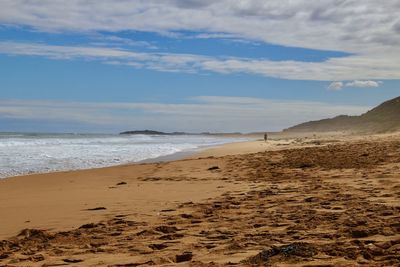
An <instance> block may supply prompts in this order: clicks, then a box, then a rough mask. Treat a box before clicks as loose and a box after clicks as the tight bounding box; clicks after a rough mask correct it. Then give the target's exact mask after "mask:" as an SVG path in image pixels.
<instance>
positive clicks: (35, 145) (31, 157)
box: [0, 134, 244, 178]
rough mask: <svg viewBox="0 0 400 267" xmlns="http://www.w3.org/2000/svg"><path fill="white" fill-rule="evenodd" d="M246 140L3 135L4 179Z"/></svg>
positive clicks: (1, 160) (1, 159)
mask: <svg viewBox="0 0 400 267" xmlns="http://www.w3.org/2000/svg"><path fill="white" fill-rule="evenodd" d="M242 140H244V139H240V138H221V137H212V136H201V135H177V136H156V135H154V136H148V135H82V134H78V135H77V134H54V135H51V134H0V178H1V177H9V176H15V175H22V174H30V173H43V172H50V171H62V170H76V169H86V168H95V167H105V166H112V165H118V164H125V163H131V162H138V161H142V160H145V159H151V158H157V157H160V156H166V155H171V154H174V153H177V152H183V151H190V150H196V149H199V148H202V147H206V146H212V145H218V144H224V143H228V142H235V141H242Z"/></svg>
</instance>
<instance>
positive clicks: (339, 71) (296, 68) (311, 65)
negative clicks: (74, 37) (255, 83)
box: [0, 42, 400, 81]
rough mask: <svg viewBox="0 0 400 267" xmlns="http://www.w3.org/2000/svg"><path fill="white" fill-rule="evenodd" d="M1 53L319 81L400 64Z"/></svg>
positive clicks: (356, 59)
mask: <svg viewBox="0 0 400 267" xmlns="http://www.w3.org/2000/svg"><path fill="white" fill-rule="evenodd" d="M399 52H400V50H399ZM0 53H3V54H9V55H24V56H43V57H48V58H52V59H63V60H71V59H85V60H99V61H101V62H103V63H107V64H113V65H126V66H130V67H134V68H146V69H152V70H157V71H169V72H187V73H196V72H199V71H206V72H207V71H209V72H217V73H224V74H230V73H251V74H258V75H264V76H268V77H275V78H282V79H296V80H320V81H329V80H353V79H363V77H364V76H365V75H367V76H368V77H369V78H371V79H381V80H383V79H400V64H397V62H396V63H394V62H393V64H388V63H387V62H385V61H382V60H381V58H379V57H375V58H368V57H364V56H350V57H346V58H335V59H330V60H327V61H325V62H300V61H271V60H266V59H249V58H232V57H231V58H227V57H211V56H202V55H194V54H173V53H157V52H151V53H150V52H134V51H132V50H123V49H118V48H106V47H90V46H56V45H46V44H39V43H17V42H0ZM370 66H373V67H370Z"/></svg>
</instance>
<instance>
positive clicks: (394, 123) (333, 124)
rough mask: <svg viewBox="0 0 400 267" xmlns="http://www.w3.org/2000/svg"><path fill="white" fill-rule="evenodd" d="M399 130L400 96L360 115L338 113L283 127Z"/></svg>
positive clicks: (307, 129) (315, 130) (323, 129)
mask: <svg viewBox="0 0 400 267" xmlns="http://www.w3.org/2000/svg"><path fill="white" fill-rule="evenodd" d="M396 130H400V97H397V98H394V99H391V100H389V101H386V102H384V103H382V104H380V105H379V106H377V107H375V108H373V109H372V110H370V111H368V112H366V113H364V114H362V115H360V116H346V115H340V116H337V117H335V118H331V119H323V120H319V121H310V122H305V123H302V124H298V125H296V126H293V127H290V128H288V129H285V130H284V131H285V132H328V131H352V132H390V131H396Z"/></svg>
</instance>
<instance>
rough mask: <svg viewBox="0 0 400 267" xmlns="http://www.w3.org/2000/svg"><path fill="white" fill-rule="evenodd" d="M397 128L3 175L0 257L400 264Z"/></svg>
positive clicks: (3, 260)
mask: <svg viewBox="0 0 400 267" xmlns="http://www.w3.org/2000/svg"><path fill="white" fill-rule="evenodd" d="M399 177H400V135H399V134H392V135H390V134H386V135H374V136H347V137H346V136H333V135H332V136H330V135H326V136H323V137H318V136H315V135H314V136H311V137H309V138H305V137H304V136H302V137H299V138H292V137H282V138H279V139H274V140H270V141H268V142H267V143H264V142H263V141H251V142H242V143H235V144H228V145H223V146H220V147H215V148H210V149H208V150H205V151H202V152H200V153H198V154H195V155H190V156H188V157H186V158H185V159H181V160H175V161H168V162H160V163H142V164H131V165H123V166H116V167H108V168H100V169H90V170H81V171H69V172H57V173H48V174H35V175H28V176H20V177H12V178H6V179H0V240H3V241H0V266H64V265H65V266H148V265H161V266H174V265H176V264H178V265H182V266H228V265H229V266H231V265H235V266H246V265H267V266H359V265H362V266H398V265H399V264H400V256H399V255H400V224H399V222H400V179H399Z"/></svg>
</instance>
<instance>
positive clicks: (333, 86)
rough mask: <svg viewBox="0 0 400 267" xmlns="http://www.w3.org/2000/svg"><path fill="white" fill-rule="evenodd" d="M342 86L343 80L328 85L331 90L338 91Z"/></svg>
mask: <svg viewBox="0 0 400 267" xmlns="http://www.w3.org/2000/svg"><path fill="white" fill-rule="evenodd" d="M342 88H343V82H332V83H331V84H330V85H329V86H328V89H329V90H332V91H339V90H342Z"/></svg>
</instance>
